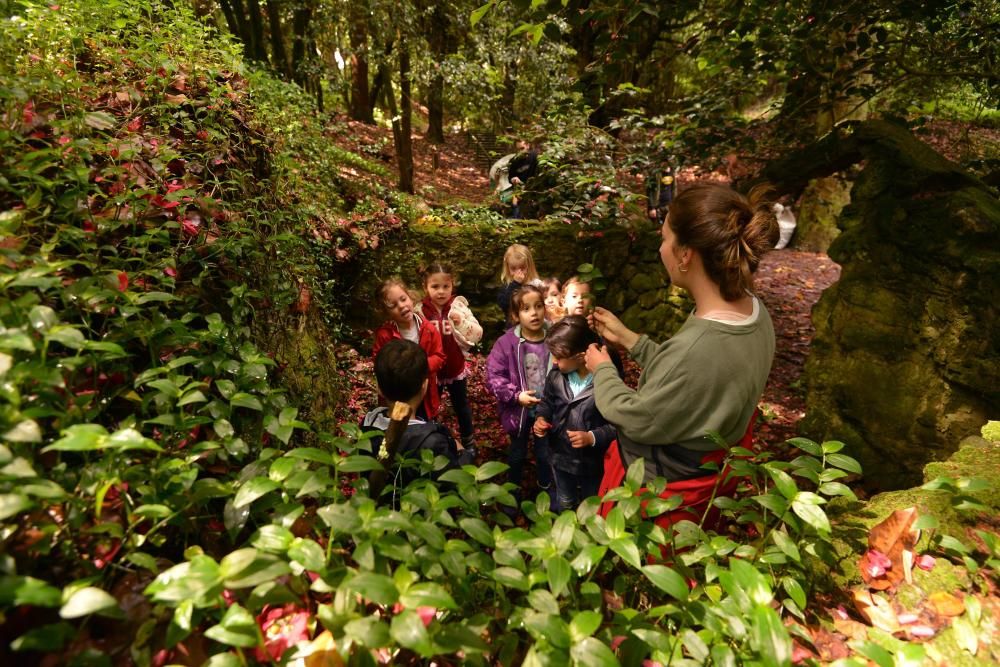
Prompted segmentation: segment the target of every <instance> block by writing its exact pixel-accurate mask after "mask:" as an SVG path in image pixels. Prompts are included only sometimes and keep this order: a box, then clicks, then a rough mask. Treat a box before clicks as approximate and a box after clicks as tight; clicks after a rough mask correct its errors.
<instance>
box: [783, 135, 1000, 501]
mask: <svg viewBox="0 0 1000 667" xmlns="http://www.w3.org/2000/svg"><path fill="white" fill-rule="evenodd" d="M859 161H864V165H865V166H864V169H863V170H862V171H861V173H860V175H859V177H858V179H857V181H856V182H855V184H854V187H853V190H852V192H851V203H850V205H849V206H848V207H847V208H845V209H844V211H843V214H842V218H841V228H842V229H843V233H842V234H841V235H840V236H839V237H837V239H836V240H835V241H834V242H833V244H832V245H831V247H830V251H829V252H830V257H831V258H832V259H834V260H835V261H837V262H838V263H840V264H841V266H842V267H843V270H842V273H841V278H840V281H839V282H838V283H836V284H835V285H833V286H832V287H830V288H829V289H828V290H827V291H826V292H824V294H823V296H822V297H821V298H820V301H819V302H818V303H817V304H816V306H815V308H814V309H813V323H814V325H815V327H816V335H815V338H814V339H813V347H812V352H811V354H810V357H809V359H808V361H807V364H806V383H807V407H808V411H807V416H806V418H805V419H804V420H803V422H802V424H801V430H802V431H803V432H804V433H805V434H807V435H809V436H810V437H814V438H823V439H838V440H843V441H845V442H846V443H847V444H848V445H849V447H850V450H851V453H852V454H853V455H855V456H856V457H857V458H859V459H860V460H861V462H862V464H863V465H864V468H865V472H866V479H867V480H868V481H869V483H870V484H871V485H872V486H874V487H878V488H899V487H901V486H905V485H908V484H911V483H914V482H916V481H918V480H919V478H920V473H921V469H922V467H923V466H924V464H925V463H927V462H928V461H933V460H941V459H944V458H946V457H947V456H948V454H950V453H951V452H952V451H954V443H957V442H959V441H960V440H961V439H962V438H963V437H964V436H966V435H969V434H970V433H975V432H977V431H978V429H979V425H980V424H982V423H983V422H985V421H986V420H987V419H988V418H996V417H997V416H998V414H1000V306H998V303H997V297H998V294H1000V289H998V288H1000V201H998V199H997V197H996V193H995V192H994V191H992V190H991V189H990V188H989V187H987V186H986V185H985V184H983V183H982V182H981V181H979V180H978V179H976V178H975V177H974V176H971V175H969V174H967V173H965V172H963V171H962V170H961V169H960V168H959V167H958V166H956V165H954V164H953V163H951V162H949V161H947V160H946V159H944V158H943V157H941V156H940V155H938V154H937V153H935V152H934V151H933V150H931V149H930V148H929V147H928V146H927V145H925V144H923V143H922V142H920V141H918V140H917V139H916V138H914V137H913V136H912V135H911V134H910V133H909V132H908V131H907V130H906V129H905V128H902V127H900V126H897V125H894V124H891V123H888V122H882V121H873V122H867V123H861V124H857V125H852V126H849V127H848V128H845V129H842V130H841V131H839V132H838V133H836V134H834V135H831V136H830V137H828V138H827V139H825V140H824V141H823V142H820V143H819V144H817V145H815V146H814V147H812V148H810V149H807V150H806V151H805V152H804V153H802V154H798V155H796V156H793V157H791V158H789V160H787V161H786V162H784V163H783V164H779V165H775V167H774V168H773V169H772V170H771V173H770V176H771V177H772V178H774V179H776V180H779V181H782V177H783V176H787V177H788V180H784V184H785V185H786V187H787V186H789V185H790V184H791V185H792V186H794V184H795V183H796V182H802V179H805V178H813V177H815V176H816V175H819V173H822V172H824V171H825V172H826V173H831V172H833V171H839V170H841V169H843V168H844V167H845V166H847V165H849V164H850V163H854V162H859ZM796 165H797V166H796Z"/></svg>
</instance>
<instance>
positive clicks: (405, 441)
mask: <svg viewBox="0 0 1000 667" xmlns="http://www.w3.org/2000/svg"><path fill="white" fill-rule="evenodd" d="M501 279H502V282H503V288H502V289H501V291H500V294H499V295H498V303H499V305H500V307H501V309H502V310H503V312H504V313H506V316H507V324H508V328H507V330H506V331H505V332H504V334H503V335H502V336H500V338H498V339H497V341H496V343H495V344H494V345H493V348H492V350H491V351H490V354H489V357H488V359H487V364H486V376H487V386H488V388H489V391H490V392H491V393H492V394H493V396H494V397H495V398H496V399H497V407H498V413H499V417H500V423H501V426H502V427H503V429H504V431H505V432H506V433H507V434H508V436H509V437H510V447H509V450H508V456H507V459H508V464H509V465H510V471H509V473H508V481H510V482H512V483H513V484H514V485H515V486H516V487H517V489H516V490H515V497H516V498H517V499H518V501H519V500H520V489H521V485H522V482H523V478H524V465H525V461H526V460H527V456H528V449H529V445H530V444H532V441H533V445H534V450H535V459H536V463H537V478H538V484H539V486H540V487H541V488H542V489H545V490H547V491H548V492H549V496H550V498H551V502H552V507H553V509H556V510H564V509H575V508H576V507H577V506H578V505H579V504H580V502H581V501H582V500H583V499H584V498H587V497H589V496H591V495H595V494H596V493H597V490H598V487H599V485H600V482H601V477H602V475H603V460H604V453H605V451H606V450H607V449H608V446H609V445H610V444H611V442H612V441H613V440H614V439H615V435H616V434H615V429H614V427H613V426H612V425H610V424H608V423H607V421H606V420H605V419H604V418H603V417H602V416H601V414H600V412H598V410H597V407H596V404H595V401H594V387H593V376H592V375H591V374H590V372H589V371H588V370H587V367H586V365H585V364H584V362H583V358H584V353H585V352H586V351H587V348H588V347H589V346H590V345H591V344H594V343H600V342H601V341H600V338H599V337H598V335H597V334H596V333H595V332H594V331H593V330H592V329H591V328H590V326H589V324H588V321H587V314H588V311H589V308H590V303H591V301H590V285H588V284H587V283H586V282H583V281H581V280H580V279H579V278H577V277H574V278H570V279H569V280H567V281H566V283H565V284H560V282H559V280H558V279H556V278H550V279H548V280H544V281H543V280H541V279H540V278H539V276H538V272H537V270H536V269H535V264H534V261H533V259H532V256H531V251H530V250H529V249H528V248H527V247H526V246H524V245H521V244H515V245H512V246H510V247H509V248H508V249H507V251H506V253H505V254H504V259H503V268H502V271H501ZM455 285H456V280H455V274H454V272H453V271H452V270H451V269H450V268H449V267H447V266H445V265H443V264H440V263H433V264H431V265H430V266H429V267H428V268H427V269H426V270H425V271H424V273H423V287H424V292H425V294H426V296H425V297H424V299H423V301H422V302H421V304H420V308H419V309H418V308H417V307H416V306H415V304H414V302H413V299H412V297H411V296H410V293H409V290H408V289H407V287H406V285H405V284H404V283H403V282H402V281H401V280H399V279H398V278H393V279H390V280H387V281H386V282H385V283H383V284H382V286H381V287H380V288H379V291H378V294H377V303H378V304H379V305H380V306H381V307H382V309H383V310H384V313H385V315H386V316H387V317H388V320H387V321H386V322H385V323H384V324H382V325H381V326H380V327H379V328H378V329H376V331H375V343H374V346H373V354H374V356H375V371H376V380H377V382H378V386H379V391H380V393H381V394H382V396H383V397H384V398H385V399H388V400H394V401H402V402H405V403H409V404H410V406H411V408H412V412H413V413H414V414H413V415H412V418H411V420H410V424H409V425H408V427H407V429H406V430H405V431H404V435H403V438H402V440H401V442H400V447H399V453H401V454H412V453H416V452H417V451H418V450H420V449H429V450H431V451H432V452H434V453H435V455H437V454H442V455H444V456H445V457H447V458H448V460H449V461H450V462H451V463H452V464H453V465H463V464H465V463H471V462H472V461H473V460H474V459H475V456H476V449H475V441H474V435H473V434H474V430H473V421H472V411H471V409H470V407H469V400H468V387H467V375H468V371H467V366H466V357H467V356H468V354H469V350H470V348H471V347H472V346H474V345H475V344H476V343H478V342H479V341H480V340H481V339H482V333H483V332H482V327H481V326H480V325H479V323H478V322H477V321H476V318H475V317H474V316H473V315H472V313H471V311H470V310H469V307H468V302H467V301H466V300H465V299H464V297H461V296H456V295H455ZM421 360H422V361H421ZM618 365H619V368H620V363H619V364H618ZM445 391H447V392H448V394H449V396H450V398H451V402H452V407H453V409H454V412H455V416H456V417H457V419H458V424H459V434H460V442H455V441H454V440H453V439H451V438H450V436H449V435H448V434H447V430H446V429H444V428H443V427H441V426H439V425H437V424H436V422H434V419H435V417H436V416H437V414H438V411H439V409H440V404H441V398H440V397H441V395H442V393H443V392H445ZM386 411H387V409H386V408H385V407H381V408H377V409H376V410H373V411H372V412H370V413H369V414H368V415H366V417H365V419H364V421H363V423H362V427H363V428H364V429H366V430H383V431H384V430H385V428H386V427H387V425H388V418H387V416H386ZM518 504H520V502H518ZM516 511H517V510H516V509H512V510H511V512H512V513H513V514H516Z"/></svg>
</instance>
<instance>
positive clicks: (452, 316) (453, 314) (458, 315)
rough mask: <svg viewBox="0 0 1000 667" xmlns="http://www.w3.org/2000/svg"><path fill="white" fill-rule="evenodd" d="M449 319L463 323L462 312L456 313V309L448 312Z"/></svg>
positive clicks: (456, 322)
mask: <svg viewBox="0 0 1000 667" xmlns="http://www.w3.org/2000/svg"><path fill="white" fill-rule="evenodd" d="M448 319H449V320H451V321H452V322H454V323H455V324H461V323H462V313H456V312H455V311H454V310H452V311H449V312H448Z"/></svg>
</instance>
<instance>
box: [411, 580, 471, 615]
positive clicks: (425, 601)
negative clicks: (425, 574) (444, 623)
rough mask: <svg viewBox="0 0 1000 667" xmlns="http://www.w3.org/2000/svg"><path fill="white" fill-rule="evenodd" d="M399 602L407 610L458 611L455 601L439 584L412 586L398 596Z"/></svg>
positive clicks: (427, 583)
mask: <svg viewBox="0 0 1000 667" xmlns="http://www.w3.org/2000/svg"><path fill="white" fill-rule="evenodd" d="M399 602H400V604H402V605H403V606H404V607H406V608H407V609H416V608H417V607H434V608H435V609H458V605H457V604H455V600H454V599H452V597H451V595H450V594H449V593H448V591H446V590H445V589H444V588H443V587H442V586H441V585H440V584H435V583H432V582H423V583H419V584H413V585H412V586H410V587H409V588H407V589H406V592H405V593H403V594H401V595H400V596H399Z"/></svg>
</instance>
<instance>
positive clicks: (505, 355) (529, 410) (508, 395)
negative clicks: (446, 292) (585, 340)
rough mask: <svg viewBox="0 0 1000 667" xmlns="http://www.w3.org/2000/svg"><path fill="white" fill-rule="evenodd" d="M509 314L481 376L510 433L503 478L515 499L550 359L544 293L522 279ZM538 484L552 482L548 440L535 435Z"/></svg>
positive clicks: (501, 422) (505, 427)
mask: <svg viewBox="0 0 1000 667" xmlns="http://www.w3.org/2000/svg"><path fill="white" fill-rule="evenodd" d="M510 316H511V319H512V320H513V321H514V323H515V326H514V328H512V329H508V330H507V331H506V332H505V333H504V335H503V336H501V337H500V338H498V339H497V342H496V343H495V344H494V345H493V349H492V350H491V351H490V356H489V358H488V359H487V360H486V380H487V386H488V387H489V390H490V393H492V394H493V395H494V396H495V397H496V399H497V410H498V412H499V413H500V425H501V426H502V427H503V430H504V431H506V432H507V434H508V435H510V450H509V451H508V454H507V462H508V464H509V465H510V472H509V475H508V479H509V480H510V482H511V483H513V484H514V485H516V486H517V491H515V493H514V496H515V497H516V498H517V499H518V501H519V502H520V488H521V482H522V480H523V478H524V462H525V460H526V459H527V458H528V442H529V439H530V438H531V437H532V433H531V429H532V426H533V424H534V421H535V406H537V405H538V403H539V402H540V401H541V398H542V390H543V389H544V388H545V376H546V375H547V374H548V372H549V367H550V366H551V365H552V360H551V357H550V355H549V351H548V348H546V346H545V327H546V324H545V298H544V295H543V294H542V291H541V290H540V289H539V288H538V287H536V286H534V285H525V286H523V287H521V288H520V289H518V290H517V291H515V292H514V294H513V295H512V296H511V305H510ZM534 442H535V460H536V465H537V466H538V485H539V486H540V487H541V488H543V489H546V490H548V489H549V488H550V487H551V484H552V468H551V466H550V465H549V452H548V443H547V441H546V440H545V439H544V438H536V439H535V441H534Z"/></svg>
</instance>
